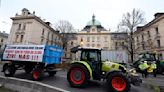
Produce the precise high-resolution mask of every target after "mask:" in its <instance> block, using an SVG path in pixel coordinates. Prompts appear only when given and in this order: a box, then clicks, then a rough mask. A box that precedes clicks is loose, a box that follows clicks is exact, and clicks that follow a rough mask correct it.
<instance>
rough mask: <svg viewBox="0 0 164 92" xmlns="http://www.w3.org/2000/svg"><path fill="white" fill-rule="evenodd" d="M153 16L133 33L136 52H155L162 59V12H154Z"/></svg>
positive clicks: (163, 49)
mask: <svg viewBox="0 0 164 92" xmlns="http://www.w3.org/2000/svg"><path fill="white" fill-rule="evenodd" d="M154 16H155V18H154V19H153V20H152V21H150V22H149V23H147V24H146V25H144V26H142V27H138V28H137V31H136V32H135V33H134V40H135V51H136V54H139V53H142V52H156V53H157V54H158V58H160V59H164V13H156V14H155V15H154Z"/></svg>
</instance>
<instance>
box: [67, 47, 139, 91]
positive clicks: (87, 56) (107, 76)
mask: <svg viewBox="0 0 164 92" xmlns="http://www.w3.org/2000/svg"><path fill="white" fill-rule="evenodd" d="M77 51H80V52H81V54H80V55H81V56H80V61H73V62H72V63H71V66H70V69H69V70H68V73H67V80H68V82H69V84H70V85H71V86H72V87H86V86H87V85H88V83H89V80H101V79H103V80H105V81H106V84H107V88H108V90H110V91H111V92H128V91H129V90H130V87H131V83H132V84H134V85H135V84H136V83H137V84H140V83H141V81H142V80H141V79H140V78H139V76H138V75H132V74H129V73H128V72H127V70H126V68H125V67H124V66H123V65H121V64H118V63H113V62H109V61H108V62H105V61H101V49H96V48H80V47H77V48H74V49H72V52H77Z"/></svg>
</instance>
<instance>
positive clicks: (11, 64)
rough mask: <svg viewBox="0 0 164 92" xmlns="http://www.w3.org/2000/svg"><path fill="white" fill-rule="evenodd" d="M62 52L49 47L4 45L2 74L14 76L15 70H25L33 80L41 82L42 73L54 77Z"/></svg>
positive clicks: (57, 47)
mask: <svg viewBox="0 0 164 92" xmlns="http://www.w3.org/2000/svg"><path fill="white" fill-rule="evenodd" d="M62 54H63V50H62V48H61V47H59V46H51V45H6V46H5V49H4V51H3V54H2V62H4V65H3V69H2V72H4V75H5V76H7V77H11V76H14V74H15V72H16V70H22V69H23V70H25V72H26V73H30V74H31V75H32V79H33V80H41V79H42V77H43V76H42V75H43V73H44V72H48V74H49V76H54V75H55V74H56V72H57V70H58V69H57V68H56V67H55V66H56V64H60V62H61V56H62Z"/></svg>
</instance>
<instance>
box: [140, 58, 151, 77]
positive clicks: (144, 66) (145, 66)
mask: <svg viewBox="0 0 164 92" xmlns="http://www.w3.org/2000/svg"><path fill="white" fill-rule="evenodd" d="M148 67H149V66H148V64H147V61H144V62H141V63H140V64H139V69H140V70H141V73H142V77H145V78H147V74H148V73H147V69H148Z"/></svg>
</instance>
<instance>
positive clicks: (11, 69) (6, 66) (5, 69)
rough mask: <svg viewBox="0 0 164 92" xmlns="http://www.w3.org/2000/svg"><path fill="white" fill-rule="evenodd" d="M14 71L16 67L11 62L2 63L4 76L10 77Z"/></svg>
mask: <svg viewBox="0 0 164 92" xmlns="http://www.w3.org/2000/svg"><path fill="white" fill-rule="evenodd" d="M15 71H16V68H15V66H14V65H12V64H11V65H10V64H8V63H6V64H4V65H3V72H4V75H5V76H6V77H12V76H14V74H15Z"/></svg>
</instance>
